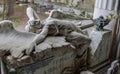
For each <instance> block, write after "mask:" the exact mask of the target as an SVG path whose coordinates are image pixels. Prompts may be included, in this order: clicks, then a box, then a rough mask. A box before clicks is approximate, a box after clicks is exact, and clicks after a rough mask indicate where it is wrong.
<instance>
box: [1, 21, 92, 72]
mask: <svg viewBox="0 0 120 74" xmlns="http://www.w3.org/2000/svg"><path fill="white" fill-rule="evenodd" d="M45 27H46V26H45ZM43 30H44V27H43ZM45 30H46V29H45ZM47 32H48V30H47ZM44 33H45V36H44ZM0 35H1V36H0V41H1V42H2V43H0V49H1V50H0V52H1V53H3V54H2V55H1V56H0V57H4V58H3V59H2V60H5V63H6V65H7V67H8V69H9V70H11V69H13V68H15V69H17V72H18V74H20V73H22V74H23V73H24V72H27V71H29V72H31V71H32V72H34V73H38V72H40V73H41V74H44V73H45V72H46V74H53V73H56V74H66V73H68V72H69V73H74V72H75V71H76V70H78V71H80V70H79V67H80V66H83V65H86V60H87V49H88V47H89V45H90V42H91V40H90V39H89V38H88V37H87V36H86V35H84V34H81V33H79V32H76V31H73V32H71V33H69V35H68V36H64V35H62V36H47V37H46V35H47V34H46V32H41V33H40V34H34V33H26V32H18V31H16V30H15V29H14V28H13V26H12V23H11V22H10V21H2V22H0ZM45 37H46V38H45ZM44 38H45V39H44ZM39 42H40V43H39ZM83 67H86V66H83ZM31 68H32V69H31ZM82 69H83V68H82Z"/></svg>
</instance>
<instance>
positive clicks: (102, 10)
mask: <svg viewBox="0 0 120 74" xmlns="http://www.w3.org/2000/svg"><path fill="white" fill-rule="evenodd" d="M117 6H118V0H96V2H95V8H94V15H93V18H98V17H99V16H101V15H102V16H104V17H105V16H107V15H108V14H110V13H112V14H116V12H117Z"/></svg>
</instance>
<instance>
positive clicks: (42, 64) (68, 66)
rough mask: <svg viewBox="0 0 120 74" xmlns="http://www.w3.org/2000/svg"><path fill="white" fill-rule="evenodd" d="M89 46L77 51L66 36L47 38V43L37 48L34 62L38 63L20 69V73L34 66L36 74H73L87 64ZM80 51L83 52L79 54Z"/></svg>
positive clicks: (44, 42) (33, 69)
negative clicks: (67, 73)
mask: <svg viewBox="0 0 120 74" xmlns="http://www.w3.org/2000/svg"><path fill="white" fill-rule="evenodd" d="M83 41H84V39H83ZM85 45H86V44H85ZM88 46H89V45H87V46H86V48H84V49H82V47H83V46H80V47H81V49H78V50H77V49H75V48H73V45H72V44H71V43H69V42H66V40H65V37H64V36H61V37H60V36H59V37H57V36H55V37H53V36H51V37H47V38H46V39H45V41H43V42H42V43H41V44H39V45H38V46H36V48H35V52H34V55H33V56H34V58H33V59H34V61H38V62H36V63H31V65H28V66H24V67H23V68H20V69H19V71H22V73H23V72H24V71H27V70H28V68H30V67H31V66H34V68H32V71H33V72H34V74H38V73H41V74H44V73H46V74H53V73H55V74H66V72H69V73H73V72H74V71H76V69H77V68H79V66H80V65H83V64H85V61H86V59H87V48H88ZM80 51H83V52H81V53H77V52H80ZM78 54H79V55H80V56H81V57H80V58H77V55H78ZM82 61H84V62H82ZM23 69H24V70H23ZM30 70H31V69H30ZM30 70H29V71H30ZM69 70H71V71H69Z"/></svg>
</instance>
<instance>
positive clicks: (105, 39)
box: [88, 28, 112, 72]
mask: <svg viewBox="0 0 120 74" xmlns="http://www.w3.org/2000/svg"><path fill="white" fill-rule="evenodd" d="M88 35H89V37H90V38H91V40H92V42H91V44H90V48H91V51H90V55H89V69H90V70H92V71H93V72H95V71H97V70H99V69H101V68H103V67H104V66H106V65H108V64H109V62H110V59H109V55H110V47H111V42H112V41H111V40H112V39H111V38H112V31H110V30H104V31H96V30H95V28H91V29H89V30H88Z"/></svg>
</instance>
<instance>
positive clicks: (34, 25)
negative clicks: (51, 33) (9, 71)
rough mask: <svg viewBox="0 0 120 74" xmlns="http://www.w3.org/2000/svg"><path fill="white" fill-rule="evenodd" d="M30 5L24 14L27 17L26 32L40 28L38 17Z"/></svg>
mask: <svg viewBox="0 0 120 74" xmlns="http://www.w3.org/2000/svg"><path fill="white" fill-rule="evenodd" d="M32 7H33V6H32V5H29V6H28V8H27V10H26V14H27V16H28V18H29V20H28V22H27V23H26V27H25V31H26V32H34V33H35V32H36V29H40V24H41V22H40V18H39V16H38V15H37V13H36V12H35V11H34V10H33V8H32Z"/></svg>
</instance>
